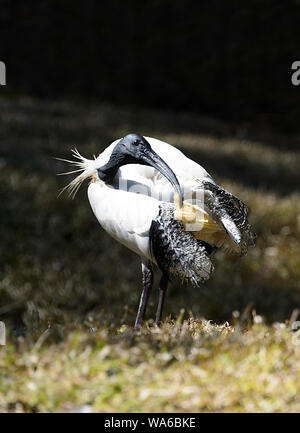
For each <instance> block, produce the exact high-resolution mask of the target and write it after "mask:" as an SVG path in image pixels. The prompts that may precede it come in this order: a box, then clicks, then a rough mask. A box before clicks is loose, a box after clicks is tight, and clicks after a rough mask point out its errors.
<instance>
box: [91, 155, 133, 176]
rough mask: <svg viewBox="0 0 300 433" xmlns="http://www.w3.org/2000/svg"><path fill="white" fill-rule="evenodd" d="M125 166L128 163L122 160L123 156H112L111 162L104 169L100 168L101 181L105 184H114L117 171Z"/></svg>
mask: <svg viewBox="0 0 300 433" xmlns="http://www.w3.org/2000/svg"><path fill="white" fill-rule="evenodd" d="M124 164H126V161H124V158H122V157H121V155H118V154H112V155H111V157H110V159H109V161H108V162H107V163H106V164H105V165H103V166H102V167H100V168H98V170H97V171H98V176H99V179H101V180H103V182H108V183H110V182H112V181H113V179H114V177H115V175H116V174H117V171H118V170H119V168H120V167H121V166H122V165H124Z"/></svg>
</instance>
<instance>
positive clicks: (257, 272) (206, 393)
mask: <svg viewBox="0 0 300 433" xmlns="http://www.w3.org/2000/svg"><path fill="white" fill-rule="evenodd" d="M0 121H1V123H0V197H1V208H0V215H1V226H0V239H1V244H0V257H1V266H0V320H1V321H3V322H5V325H6V330H7V345H6V346H2V347H1V348H0V410H1V411H20V412H23V411H26V412H31V411H51V412H52V411H77V410H82V411H107V412H109V411H154V412H158V411H170V412H178V411H180V412H181V411H186V412H189V411H194V412H198V411H205V412H215V411H228V412H229V411H240V412H245V411H263V412H264V411H275V412H282V411H299V410H300V396H299V389H298V388H299V383H300V380H299V379H300V367H299V365H300V362H299V361H300V359H299V358H300V344H299V345H298V341H299V343H300V335H298V333H297V332H294V331H293V327H296V324H295V321H296V320H297V317H298V311H297V309H298V308H299V301H300V279H299V277H300V269H299V257H300V242H299V240H300V217H299V215H300V213H299V211H300V195H299V191H298V189H299V183H300V182H299V181H300V172H299V164H300V155H299V151H298V150H297V149H298V145H299V137H296V136H290V135H287V134H286V133H285V134H284V133H283V132H282V131H274V130H272V131H271V130H269V129H268V128H267V127H266V125H264V124H263V123H259V122H258V123H256V125H255V127H252V126H251V125H250V126H249V125H242V126H239V127H237V126H236V125H229V124H228V123H224V122H221V121H216V120H213V119H208V118H203V117H200V116H198V115H196V114H191V113H187V114H181V113H174V112H157V111H151V110H135V109H133V108H131V109H130V108H128V107H121V108H120V107H118V108H117V107H114V106H110V105H107V104H96V103H93V102H82V101H75V100H74V101H38V100H34V99H30V98H17V97H11V98H5V99H4V98H2V99H0ZM128 132H138V133H141V134H143V135H151V136H155V137H157V138H160V139H162V140H165V141H168V142H169V143H171V144H173V145H175V146H177V147H179V148H181V149H182V150H183V151H184V152H185V153H186V154H187V155H188V156H191V157H192V158H193V159H195V160H196V161H198V162H200V163H201V164H202V165H204V166H205V168H206V169H207V170H208V171H209V172H210V173H211V174H212V175H213V176H214V177H215V179H216V180H217V181H218V183H219V184H220V185H222V186H223V187H225V188H227V189H228V190H230V191H231V192H233V193H235V194H236V195H238V196H239V197H240V198H241V199H242V200H243V201H244V202H245V203H246V204H247V205H248V206H249V207H250V208H251V215H250V220H251V223H252V224H253V225H254V227H255V229H256V231H257V233H258V242H257V246H256V247H255V248H253V249H251V250H250V251H249V253H248V255H247V256H246V257H243V258H241V259H240V258H237V257H235V256H226V255H225V254H224V253H223V252H222V251H220V252H218V254H217V255H216V257H215V261H214V264H215V273H214V275H213V277H212V278H211V280H210V281H209V282H208V283H207V284H205V286H204V287H203V289H201V290H198V289H197V290H196V289H194V288H192V287H181V286H180V285H178V284H177V283H176V282H174V283H173V284H172V285H171V287H170V289H169V291H168V293H167V299H166V307H165V312H164V317H165V320H164V322H163V324H162V326H161V328H156V327H154V326H153V322H152V321H151V318H153V317H154V311H155V306H156V302H157V290H155V289H154V290H153V293H152V295H151V299H150V305H149V311H148V312H147V319H149V320H148V321H147V323H146V324H145V327H144V328H143V329H142V330H141V331H140V332H136V331H134V330H133V323H134V318H135V313H136V309H137V304H138V298H139V295H140V265H139V260H138V258H137V257H136V256H135V255H134V254H133V253H131V252H129V251H127V250H125V249H124V247H122V246H121V245H119V244H118V243H117V242H115V241H114V240H112V239H111V238H110V237H109V236H108V235H106V234H105V233H104V232H103V231H102V230H101V228H100V227H99V225H98V224H97V222H96V220H95V218H94V216H93V214H92V212H91V210H90V207H89V204H88V201H87V198H86V185H84V186H83V187H82V188H81V191H80V192H79V194H78V196H76V198H75V200H74V201H71V200H70V199H68V198H67V197H66V196H61V197H57V196H58V192H59V189H60V188H62V187H63V186H64V185H65V183H66V182H67V180H66V179H64V178H62V177H57V176H56V174H57V173H58V172H62V171H64V170H65V166H64V165H63V163H61V162H58V161H56V160H55V159H53V157H56V156H58V157H62V158H68V157H69V156H70V149H71V148H72V147H75V146H76V147H77V148H78V149H79V151H80V152H81V153H82V154H83V155H84V156H87V157H92V155H93V154H97V153H98V152H100V151H102V150H103V149H104V148H105V147H106V146H107V145H108V144H109V143H110V142H111V141H112V140H113V139H115V138H117V137H121V136H122V135H124V134H125V133H128ZM157 276H158V273H157ZM157 280H158V278H157Z"/></svg>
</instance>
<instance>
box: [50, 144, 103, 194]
mask: <svg viewBox="0 0 300 433" xmlns="http://www.w3.org/2000/svg"><path fill="white" fill-rule="evenodd" d="M72 155H73V157H74V158H76V159H77V161H76V160H68V159H62V158H56V159H58V160H59V161H63V162H67V163H68V164H72V165H73V167H75V168H76V169H75V170H72V171H68V172H65V173H59V176H64V175H68V174H73V173H78V172H81V173H80V174H79V175H78V176H77V177H75V179H73V180H72V181H71V182H70V183H68V185H66V186H65V187H64V188H62V190H61V191H60V193H59V195H61V194H62V193H63V192H65V191H67V192H68V194H69V196H71V197H72V199H73V198H74V197H75V195H76V193H77V191H78V189H79V188H80V185H81V184H82V183H83V182H84V181H85V180H86V179H89V178H90V179H91V178H93V177H94V176H95V175H96V173H97V167H96V162H95V160H96V157H94V159H87V158H85V157H83V156H82V155H80V153H79V152H78V150H77V149H72Z"/></svg>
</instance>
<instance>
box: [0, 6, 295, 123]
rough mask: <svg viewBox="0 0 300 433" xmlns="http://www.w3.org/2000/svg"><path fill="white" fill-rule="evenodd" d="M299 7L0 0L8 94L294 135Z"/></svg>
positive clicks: (0, 36) (0, 41)
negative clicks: (253, 125) (187, 115)
mask: <svg viewBox="0 0 300 433" xmlns="http://www.w3.org/2000/svg"><path fill="white" fill-rule="evenodd" d="M299 35H300V2H299V1H298V0H286V1H276V0H251V1H248V2H245V3H241V2H239V1H235V0H226V1H224V0H222V1H221V0H211V1H205V2H197V1H191V0H188V1H182V0H172V1H171V0H164V1H158V0H152V1H150V0H146V1H135V0H130V1H124V2H121V1H117V0H110V1H96V0H86V1H85V2H84V3H83V2H81V1H80V2H79V1H55V0H54V1H51V0H42V1H39V2H36V1H31V0H30V1H26V2H21V1H19V2H17V1H16V2H12V1H9V0H2V1H1V8H0V58H1V59H2V60H3V61H5V62H6V65H7V81H8V87H7V89H6V91H7V92H11V93H14V92H17V93H18V92H22V93H27V94H31V95H36V96H38V97H42V98H44V97H51V98H61V97H62V96H67V95H68V96H70V95H72V96H74V95H76V96H83V97H84V98H92V99H93V100H96V101H100V102H102V101H114V102H116V103H118V104H123V105H125V106H128V105H130V106H135V107H145V106H146V107H149V106H151V107H159V108H171V109H176V110H187V111H195V112H198V113H205V114H206V115H213V116H217V117H218V118H223V119H226V120H233V121H235V122H241V121H242V122H249V121H250V122H253V121H257V122H259V123H264V124H268V125H272V127H274V128H277V127H280V129H281V130H284V131H291V130H297V131H298V130H299V124H300V122H299V114H300V104H299V92H300V89H298V88H295V87H293V86H292V84H291V64H292V62H293V61H295V60H298V59H299V58H300V37H299Z"/></svg>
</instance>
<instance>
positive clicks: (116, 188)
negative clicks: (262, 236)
mask: <svg viewBox="0 0 300 433" xmlns="http://www.w3.org/2000/svg"><path fill="white" fill-rule="evenodd" d="M73 156H75V158H76V159H77V160H75V161H67V160H64V161H67V162H70V163H72V164H74V165H75V166H76V167H77V170H74V171H72V172H69V173H66V174H70V173H75V172H77V171H81V174H79V175H78V176H77V177H76V178H75V179H74V180H73V181H72V182H71V183H70V184H69V185H67V187H65V188H64V189H69V192H70V193H71V194H73V196H74V195H75V194H76V192H77V190H78V188H79V186H80V185H81V183H82V182H83V181H84V180H85V179H87V178H90V179H91V182H90V184H89V187H88V198H89V201H90V204H91V207H92V209H93V212H94V214H95V216H96V218H97V220H98V221H99V223H100V224H101V226H102V227H103V228H104V230H106V231H107V232H108V233H109V234H110V235H111V236H112V237H113V238H115V239H116V240H117V241H119V242H120V243H121V244H123V245H125V246H126V247H127V248H129V249H131V250H132V251H134V252H135V253H137V254H138V255H139V256H140V257H141V260H142V284H143V288H142V294H141V299H140V304H139V308H138V313H137V317H136V322H135V327H136V328H138V327H140V326H141V324H142V322H143V319H144V316H145V312H146V307H147V302H148V298H149V293H150V290H151V287H152V283H153V270H152V267H153V264H156V265H157V266H158V267H159V268H160V270H161V271H162V277H161V280H160V284H159V301H158V307H157V313H156V321H155V322H156V323H159V322H160V320H161V317H162V309H163V303H164V297H165V293H166V289H167V286H168V281H169V279H172V278H179V279H180V280H181V281H182V282H189V283H192V284H193V285H195V286H198V285H199V284H200V283H203V282H204V281H206V280H208V279H209V278H210V276H211V274H212V271H213V265H212V262H211V254H212V252H213V251H214V250H215V249H216V248H225V249H226V250H230V251H232V252H235V253H237V254H239V255H242V254H245V253H246V252H247V248H248V246H251V245H254V243H255V233H254V231H253V229H252V227H251V226H250V224H249V223H248V219H247V217H248V208H247V206H246V205H245V204H244V203H243V202H242V201H241V200H239V199H238V198H237V197H235V196H234V195H232V194H230V193H229V192H228V191H226V190H225V189H223V188H221V187H220V186H218V185H217V184H216V183H215V181H214V180H213V179H212V177H211V176H210V175H209V174H208V173H207V172H206V170H205V169H204V168H203V167H201V166H200V165H199V164H197V163H196V162H194V161H192V160H191V159H189V158H187V157H186V156H185V155H184V154H183V153H182V152H181V151H179V150H178V149H176V148H175V147H173V146H171V145H170V144H168V143H164V142H162V141H160V140H157V139H154V138H150V137H142V136H141V135H138V134H128V135H126V136H125V137H124V138H122V139H119V140H116V141H114V142H113V143H112V144H111V145H110V146H108V147H107V148H106V149H105V150H104V151H103V152H102V153H101V154H100V155H99V156H98V157H97V158H96V157H94V159H91V160H90V159H86V158H84V157H82V156H81V155H80V154H79V152H78V151H77V150H74V151H73Z"/></svg>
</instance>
